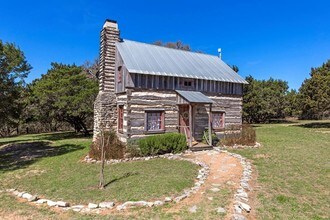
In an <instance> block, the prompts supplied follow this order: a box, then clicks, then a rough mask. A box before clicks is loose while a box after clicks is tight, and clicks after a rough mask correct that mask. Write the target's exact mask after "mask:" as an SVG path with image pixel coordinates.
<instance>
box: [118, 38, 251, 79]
mask: <svg viewBox="0 0 330 220" xmlns="http://www.w3.org/2000/svg"><path fill="white" fill-rule="evenodd" d="M116 46H117V49H118V51H119V53H120V55H121V57H122V59H123V61H124V63H125V65H126V67H127V69H128V70H129V71H130V72H134V73H141V74H149V75H164V76H176V77H186V78H196V79H206V80H216V81H224V82H235V83H244V84H246V83H247V82H246V81H245V80H244V79H243V78H242V77H240V76H239V75H238V74H237V73H236V72H235V71H233V70H232V69H231V68H230V67H229V66H228V65H227V64H225V63H224V62H223V61H222V60H220V59H219V58H218V57H217V56H212V55H207V54H200V53H195V52H190V51H182V50H176V49H170V48H165V47H161V46H156V45H151V44H145V43H139V42H135V41H129V40H124V41H123V42H117V43H116Z"/></svg>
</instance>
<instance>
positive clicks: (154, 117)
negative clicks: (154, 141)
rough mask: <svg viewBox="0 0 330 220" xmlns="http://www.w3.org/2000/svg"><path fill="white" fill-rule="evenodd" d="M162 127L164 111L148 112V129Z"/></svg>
mask: <svg viewBox="0 0 330 220" xmlns="http://www.w3.org/2000/svg"><path fill="white" fill-rule="evenodd" d="M161 128H162V112H148V113H147V130H148V131H153V130H161Z"/></svg>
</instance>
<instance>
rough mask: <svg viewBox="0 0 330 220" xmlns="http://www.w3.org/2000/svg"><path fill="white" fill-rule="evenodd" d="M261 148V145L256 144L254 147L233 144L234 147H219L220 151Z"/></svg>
mask: <svg viewBox="0 0 330 220" xmlns="http://www.w3.org/2000/svg"><path fill="white" fill-rule="evenodd" d="M259 147H261V144H260V143H258V142H256V144H255V145H241V144H235V145H234V146H226V145H223V146H221V147H220V149H222V150H225V149H249V148H259Z"/></svg>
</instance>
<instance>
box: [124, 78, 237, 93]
mask: <svg viewBox="0 0 330 220" xmlns="http://www.w3.org/2000/svg"><path fill="white" fill-rule="evenodd" d="M128 75H130V76H129V79H128V80H127V83H126V87H130V88H142V89H158V90H191V91H200V92H210V93H221V94H232V95H242V94H243V85H242V84H240V83H230V82H219V81H211V80H203V79H190V78H180V77H173V76H156V75H146V74H135V73H130V74H128ZM185 81H192V83H191V87H189V86H185V85H184V82H185Z"/></svg>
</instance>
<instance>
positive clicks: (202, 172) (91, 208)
mask: <svg viewBox="0 0 330 220" xmlns="http://www.w3.org/2000/svg"><path fill="white" fill-rule="evenodd" d="M182 155H184V154H183V153H180V154H164V155H157V156H150V157H133V158H126V159H119V160H107V161H106V163H107V164H116V163H122V162H131V161H142V160H150V159H156V158H166V159H169V160H185V161H189V162H191V163H194V164H197V165H198V166H200V167H201V169H199V170H198V175H197V177H196V179H197V181H196V182H195V184H194V186H193V187H191V188H189V189H185V190H184V192H183V193H182V194H180V195H179V196H177V197H166V198H165V199H163V200H156V201H126V202H123V203H122V204H119V205H116V204H115V203H114V202H112V201H104V202H100V203H97V204H96V203H91V202H90V203H88V205H71V204H70V203H68V202H65V201H52V200H50V199H45V198H39V197H38V195H32V194H30V193H27V192H25V191H22V192H20V191H18V190H16V189H7V190H5V191H0V192H7V193H11V194H12V195H14V196H16V197H18V198H22V199H25V200H26V201H28V202H32V203H34V204H38V205H39V204H46V205H48V206H49V207H58V208H61V209H62V210H73V211H76V212H82V213H85V212H95V213H99V212H100V211H101V210H104V209H113V208H114V207H116V210H118V211H121V210H125V209H128V208H134V207H153V206H161V205H164V204H166V203H170V202H175V203H178V202H180V201H182V200H184V199H186V198H188V197H190V196H191V195H192V194H195V193H197V191H198V190H199V189H200V187H201V186H202V185H203V184H204V182H205V180H206V179H207V177H208V175H209V166H208V165H207V164H205V163H203V162H200V161H198V160H194V159H190V158H183V157H182ZM84 161H85V162H87V163H101V161H97V160H94V159H92V158H90V157H88V156H86V157H85V158H84Z"/></svg>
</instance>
